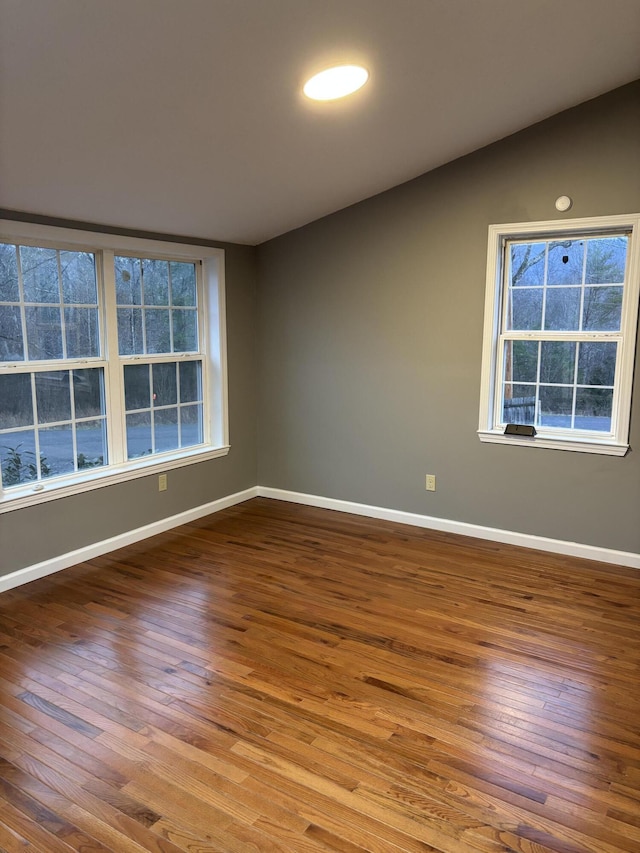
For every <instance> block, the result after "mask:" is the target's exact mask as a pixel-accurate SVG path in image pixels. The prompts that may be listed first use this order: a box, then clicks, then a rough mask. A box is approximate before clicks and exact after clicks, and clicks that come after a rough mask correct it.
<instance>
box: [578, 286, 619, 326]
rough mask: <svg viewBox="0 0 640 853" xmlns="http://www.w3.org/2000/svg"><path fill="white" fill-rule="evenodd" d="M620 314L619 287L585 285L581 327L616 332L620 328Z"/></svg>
mask: <svg viewBox="0 0 640 853" xmlns="http://www.w3.org/2000/svg"><path fill="white" fill-rule="evenodd" d="M621 316H622V288H621V287H585V289H584V305H583V309H582V328H583V329H589V330H591V329H593V330H596V331H605V332H607V331H613V332H617V331H618V330H619V329H620V318H621Z"/></svg>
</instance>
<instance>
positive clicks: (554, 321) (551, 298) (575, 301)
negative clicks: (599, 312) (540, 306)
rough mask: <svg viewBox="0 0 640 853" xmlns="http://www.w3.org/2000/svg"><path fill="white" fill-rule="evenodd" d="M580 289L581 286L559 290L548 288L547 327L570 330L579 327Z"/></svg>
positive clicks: (563, 330)
mask: <svg viewBox="0 0 640 853" xmlns="http://www.w3.org/2000/svg"><path fill="white" fill-rule="evenodd" d="M580 290H581V288H579V287H562V288H558V289H557V290H547V291H546V293H547V301H546V306H545V318H544V327H545V329H554V330H556V331H562V332H569V331H576V330H577V329H578V323H579V322H580Z"/></svg>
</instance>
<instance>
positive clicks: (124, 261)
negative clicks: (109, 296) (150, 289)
mask: <svg viewBox="0 0 640 853" xmlns="http://www.w3.org/2000/svg"><path fill="white" fill-rule="evenodd" d="M114 265H115V275H116V302H117V303H118V305H140V304H141V303H142V291H141V284H140V261H139V260H138V259H137V258H123V257H119V256H116V257H115V258H114Z"/></svg>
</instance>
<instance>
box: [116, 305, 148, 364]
mask: <svg viewBox="0 0 640 853" xmlns="http://www.w3.org/2000/svg"><path fill="white" fill-rule="evenodd" d="M118 350H119V352H120V355H141V354H142V353H143V352H144V344H143V340H142V309H141V308H118Z"/></svg>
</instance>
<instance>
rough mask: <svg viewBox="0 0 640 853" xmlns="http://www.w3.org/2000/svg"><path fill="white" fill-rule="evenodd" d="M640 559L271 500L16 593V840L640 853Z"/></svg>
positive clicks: (5, 757) (5, 697)
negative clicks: (603, 560)
mask: <svg viewBox="0 0 640 853" xmlns="http://www.w3.org/2000/svg"><path fill="white" fill-rule="evenodd" d="M639 613H640V572H634V571H633V570H631V569H625V568H618V567H611V566H606V565H603V564H599V563H593V562H587V561H581V560H576V559H571V558H565V557H558V556H553V555H549V554H544V553H542V552H534V551H527V550H523V549H518V548H514V547H510V546H501V545H498V544H496V543H490V542H483V541H480V540H473V539H468V538H463V537H457V536H453V535H448V534H441V533H436V532H432V531H425V530H420V529H416V528H410V527H406V526H403V525H399V524H393V523H388V522H381V521H373V520H369V519H364V518H359V517H356V516H351V515H345V514H341V513H335V512H330V511H326V510H320V509H313V508H308V507H302V506H296V505H293V504H286V503H280V502H277V501H269V500H266V499H256V500H253V501H250V502H247V503H245V504H242V505H239V506H236V507H233V508H231V509H228V510H225V511H224V512H220V513H218V514H216V515H214V516H211V517H210V518H208V519H204V520H201V521H199V522H195V523H193V524H189V525H185V526H184V527H181V528H178V529H177V530H175V531H171V532H170V533H167V534H163V535H162V536H158V537H155V538H154V539H150V540H147V541H146V542H143V543H139V544H138V545H135V546H131V547H129V548H126V549H122V550H120V551H117V552H114V553H113V554H111V555H109V556H106V557H101V558H98V559H94V560H91V561H89V562H87V563H84V564H82V565H80V566H76V567H73V568H71V569H68V570H66V571H64V572H61V573H59V574H57V575H54V576H51V577H49V578H45V579H43V580H40V581H36V582H33V583H31V584H29V585H26V586H24V587H21V588H19V589H15V590H12V591H10V592H7V593H4V594H3V595H1V596H0V798H1V799H0V850H1V851H7V853H16V851H21V853H22V851H25V850H35V851H42V853H69V851H72V850H75V851H81V852H82V853H92V851H116V853H141V851H152V853H184V851H187V853H209V851H211V853H213V851H218V853H219V851H222V852H223V853H245V851H273V853H275V851H291V852H292V853H315V851H327V850H331V851H340V853H360V851H371V853H394V851H410V853H427V851H437V853H477V852H478V851H481V853H507V851H518V853H622V851H625V853H634V851H635V853H637V851H640V710H639V709H640V701H639V699H640V679H639V671H640V670H639V667H640V622H639V620H638V614H639Z"/></svg>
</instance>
